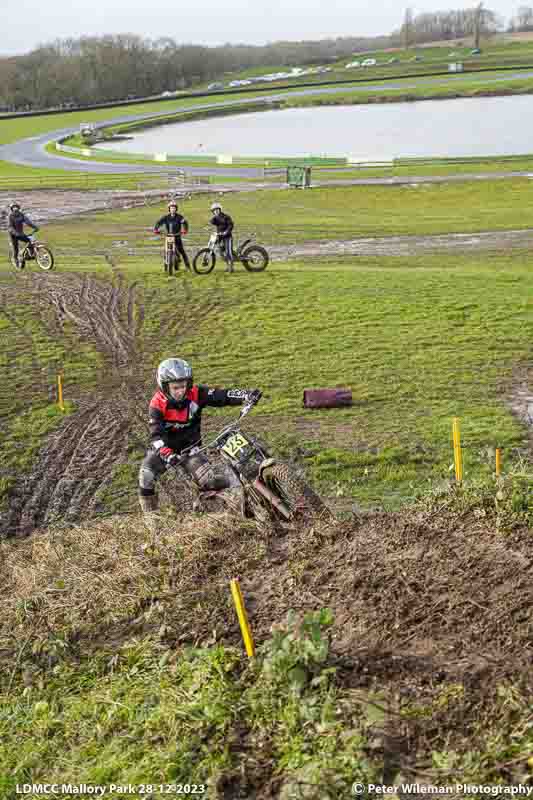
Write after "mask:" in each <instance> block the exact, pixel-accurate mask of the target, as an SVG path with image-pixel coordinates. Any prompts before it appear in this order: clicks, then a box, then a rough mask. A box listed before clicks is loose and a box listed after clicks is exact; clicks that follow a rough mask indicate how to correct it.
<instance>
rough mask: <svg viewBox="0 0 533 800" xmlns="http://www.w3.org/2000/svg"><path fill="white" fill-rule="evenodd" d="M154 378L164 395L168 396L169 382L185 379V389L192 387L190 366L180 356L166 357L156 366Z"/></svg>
mask: <svg viewBox="0 0 533 800" xmlns="http://www.w3.org/2000/svg"><path fill="white" fill-rule="evenodd" d="M156 380H157V385H158V386H159V388H160V389H161V391H162V392H163V394H164V395H165V397H168V398H170V395H169V393H168V384H169V383H172V382H173V381H187V389H190V388H191V387H192V367H191V365H190V364H189V363H188V362H187V361H184V360H183V359H182V358H166V359H165V360H164V361H162V362H161V363H160V365H159V366H158V368H157V373H156Z"/></svg>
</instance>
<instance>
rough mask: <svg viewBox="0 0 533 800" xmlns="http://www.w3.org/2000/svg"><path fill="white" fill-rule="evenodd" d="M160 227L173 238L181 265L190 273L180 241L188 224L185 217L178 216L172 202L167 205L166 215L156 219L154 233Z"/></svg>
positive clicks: (176, 205)
mask: <svg viewBox="0 0 533 800" xmlns="http://www.w3.org/2000/svg"><path fill="white" fill-rule="evenodd" d="M162 225H164V226H165V228H166V231H167V234H168V235H169V236H174V241H175V243H176V250H177V252H178V253H179V254H180V255H181V257H182V258H183V263H184V264H185V266H186V267H187V269H188V270H189V271H190V269H191V265H190V263H189V258H188V256H187V253H186V252H185V248H184V246H183V241H182V239H181V237H182V234H183V235H184V236H185V235H187V233H188V232H189V223H188V222H187V220H186V219H185V217H183V216H182V215H181V214H178V204H177V203H176V202H174V201H173V200H172V201H171V202H170V203H169V204H168V214H165V215H164V216H163V217H161V219H158V220H157V222H156V224H155V225H154V233H156V234H158V233H159V228H160V227H161V226H162ZM177 269H178V267H177V266H176V270H177Z"/></svg>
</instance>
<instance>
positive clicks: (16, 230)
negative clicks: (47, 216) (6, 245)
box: [7, 211, 39, 236]
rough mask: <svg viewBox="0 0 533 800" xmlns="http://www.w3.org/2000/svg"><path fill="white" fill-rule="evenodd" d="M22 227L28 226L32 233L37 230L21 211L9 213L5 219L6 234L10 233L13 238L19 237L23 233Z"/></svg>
mask: <svg viewBox="0 0 533 800" xmlns="http://www.w3.org/2000/svg"><path fill="white" fill-rule="evenodd" d="M24 225H29V226H30V228H33V230H34V231H38V230H39V228H38V227H37V225H35V224H34V223H33V222H32V221H31V219H30V218H29V217H27V216H26V214H23V213H22V211H11V213H10V214H9V216H8V218H7V230H8V233H11V234H12V235H13V236H21V235H22V234H23V233H24Z"/></svg>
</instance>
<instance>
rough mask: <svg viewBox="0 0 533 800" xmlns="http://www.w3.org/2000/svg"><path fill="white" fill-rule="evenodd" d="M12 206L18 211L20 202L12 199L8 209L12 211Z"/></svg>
mask: <svg viewBox="0 0 533 800" xmlns="http://www.w3.org/2000/svg"><path fill="white" fill-rule="evenodd" d="M14 208H18V210H19V211H20V209H21V208H22V206H21V205H20V203H17V201H16V200H12V201H11V202H10V204H9V210H10V211H13V209H14Z"/></svg>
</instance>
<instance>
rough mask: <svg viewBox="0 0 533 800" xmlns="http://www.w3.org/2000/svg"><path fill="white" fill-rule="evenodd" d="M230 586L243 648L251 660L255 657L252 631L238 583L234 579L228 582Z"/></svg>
mask: <svg viewBox="0 0 533 800" xmlns="http://www.w3.org/2000/svg"><path fill="white" fill-rule="evenodd" d="M230 586H231V595H232V597H233V602H234V603H235V608H236V609H237V617H238V618H239V625H240V626H241V633H242V638H243V639H244V646H245V647H246V654H247V656H248V658H252V656H255V645H254V640H253V637H252V631H251V630H250V623H249V622H248V615H247V614H246V609H245V607H244V600H243V597H242V592H241V587H240V586H239V581H238V580H237V579H236V578H234V579H233V580H232V581H230Z"/></svg>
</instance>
